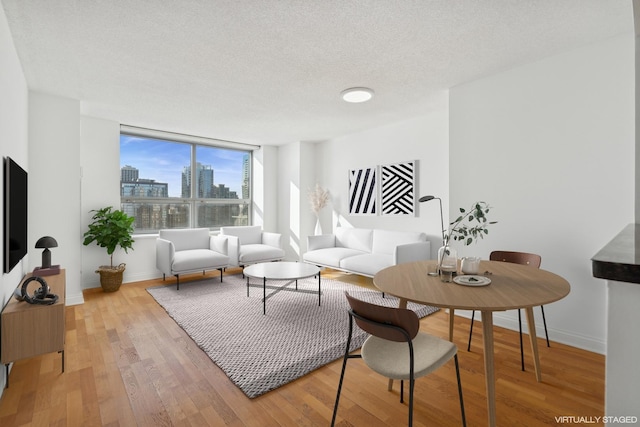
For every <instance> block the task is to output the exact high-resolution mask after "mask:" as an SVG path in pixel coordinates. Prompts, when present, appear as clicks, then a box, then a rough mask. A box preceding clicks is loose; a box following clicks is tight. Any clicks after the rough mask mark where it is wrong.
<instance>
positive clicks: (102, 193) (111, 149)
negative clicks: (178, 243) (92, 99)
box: [79, 116, 155, 289]
mask: <svg viewBox="0 0 640 427" xmlns="http://www.w3.org/2000/svg"><path fill="white" fill-rule="evenodd" d="M80 166H81V170H82V186H81V203H80V217H81V221H80V224H81V226H80V229H81V232H82V234H83V235H84V233H85V232H86V231H87V229H88V228H87V227H88V225H89V223H90V222H91V217H92V216H93V213H92V212H90V211H91V210H94V209H102V208H105V207H107V206H113V208H114V209H120V189H119V187H118V186H117V185H113V183H114V182H116V183H117V182H119V180H120V124H119V123H117V122H114V121H112V120H104V119H100V118H95V117H87V116H82V117H81V118H80ZM79 243H80V244H81V251H82V266H81V274H82V288H83V289H86V288H96V287H99V286H100V276H99V275H98V274H96V272H95V271H96V268H98V267H99V266H101V265H109V262H110V258H109V255H107V250H106V249H105V248H101V247H99V246H98V245H96V244H95V242H94V243H91V244H90V245H88V246H82V239H81V240H80V242H79ZM136 243H137V242H136ZM137 246H138V245H137V244H135V245H134V250H135V249H137ZM154 250H155V247H154ZM132 252H134V251H131V252H129V253H130V254H131V253H132ZM122 262H124V263H126V264H127V269H126V270H125V272H124V278H123V280H125V281H126V280H127V279H128V278H129V277H132V276H135V275H136V273H137V272H138V271H140V269H142V268H143V267H144V266H145V265H146V263H144V264H142V265H141V263H130V262H128V257H127V256H126V255H125V253H124V251H123V250H122V249H120V248H118V249H117V250H116V251H115V252H114V253H113V263H114V264H115V265H118V264H120V263H122Z"/></svg>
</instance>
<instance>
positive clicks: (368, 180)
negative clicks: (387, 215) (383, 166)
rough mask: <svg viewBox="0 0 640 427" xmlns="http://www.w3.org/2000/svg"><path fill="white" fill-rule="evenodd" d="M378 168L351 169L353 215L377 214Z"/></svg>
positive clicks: (350, 182) (351, 208)
mask: <svg viewBox="0 0 640 427" xmlns="http://www.w3.org/2000/svg"><path fill="white" fill-rule="evenodd" d="M377 191H378V188H377V184H376V168H375V167H372V168H365V169H352V170H350V171H349V213H350V214H351V215H376V207H377V206H376V199H377V194H376V193H377Z"/></svg>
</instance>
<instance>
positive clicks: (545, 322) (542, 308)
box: [540, 306, 551, 347]
mask: <svg viewBox="0 0 640 427" xmlns="http://www.w3.org/2000/svg"><path fill="white" fill-rule="evenodd" d="M540 310H542V323H543V324H544V335H545V336H546V337H547V347H551V345H550V344H549V332H547V319H545V318H544V307H543V306H540Z"/></svg>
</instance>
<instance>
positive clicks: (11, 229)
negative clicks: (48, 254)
mask: <svg viewBox="0 0 640 427" xmlns="http://www.w3.org/2000/svg"><path fill="white" fill-rule="evenodd" d="M26 254H27V172H26V171H25V170H24V169H22V168H21V167H20V165H18V164H17V163H16V162H14V161H13V160H12V159H11V158H9V157H5V159H4V272H5V273H9V272H10V271H11V270H12V269H13V267H15V266H16V264H18V263H19V262H20V260H21V259H22V258H24V256H25V255H26Z"/></svg>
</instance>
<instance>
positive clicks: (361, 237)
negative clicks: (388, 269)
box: [335, 227, 373, 252]
mask: <svg viewBox="0 0 640 427" xmlns="http://www.w3.org/2000/svg"><path fill="white" fill-rule="evenodd" d="M335 234H336V246H337V247H342V248H349V249H355V250H358V251H362V252H371V245H372V238H373V230H370V229H367V228H350V227H337V228H336V233H335Z"/></svg>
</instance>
